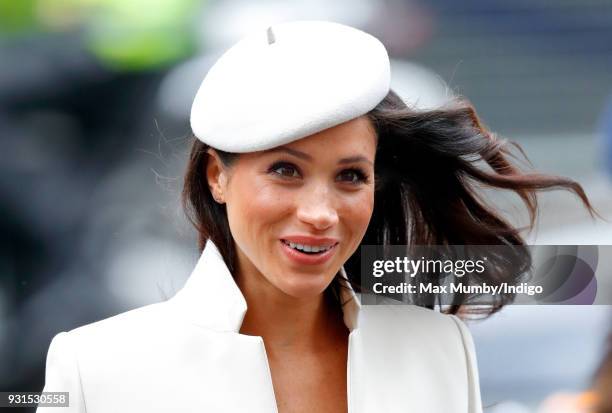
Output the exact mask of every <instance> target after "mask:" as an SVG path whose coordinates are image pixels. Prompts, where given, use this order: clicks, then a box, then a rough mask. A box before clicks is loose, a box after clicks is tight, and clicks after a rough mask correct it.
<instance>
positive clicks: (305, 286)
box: [276, 275, 332, 299]
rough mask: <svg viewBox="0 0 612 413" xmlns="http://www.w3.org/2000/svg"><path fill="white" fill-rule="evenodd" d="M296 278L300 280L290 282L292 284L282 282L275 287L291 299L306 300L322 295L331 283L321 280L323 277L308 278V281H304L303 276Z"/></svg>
mask: <svg viewBox="0 0 612 413" xmlns="http://www.w3.org/2000/svg"><path fill="white" fill-rule="evenodd" d="M296 278H300V279H296V280H292V281H293V282H283V283H281V284H282V285H277V286H276V287H277V288H278V289H280V290H281V291H282V292H284V293H285V294H287V295H288V296H291V297H293V298H297V299H308V298H314V297H316V296H318V295H320V294H322V293H323V291H325V289H326V288H327V287H328V286H329V284H330V283H331V281H332V280H327V279H323V277H310V279H309V280H304V276H303V275H302V276H300V277H296ZM285 281H288V280H285Z"/></svg>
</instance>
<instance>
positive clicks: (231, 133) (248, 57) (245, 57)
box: [190, 21, 391, 153]
mask: <svg viewBox="0 0 612 413" xmlns="http://www.w3.org/2000/svg"><path fill="white" fill-rule="evenodd" d="M390 77H391V71H390V64H389V56H388V55H387V51H386V49H385V47H384V45H383V44H382V43H381V42H380V41H379V40H378V39H376V38H375V37H373V36H372V35H370V34H367V33H365V32H363V31H361V30H358V29H355V28H353V27H349V26H346V25H343V24H339V23H334V22H328V21H294V22H286V23H280V24H276V25H273V26H271V27H269V28H268V29H267V30H264V29H262V30H260V31H258V32H255V33H252V34H250V35H248V36H246V37H245V38H243V39H242V40H240V41H239V42H238V43H236V44H235V45H234V46H232V47H231V48H230V49H229V50H228V51H226V52H225V53H224V54H223V55H222V56H221V57H220V58H219V60H217V61H216V62H215V64H214V65H213V66H212V67H211V68H210V70H209V71H208V73H207V75H206V77H205V78H204V80H203V81H202V84H201V85H200V88H199V89H198V92H197V94H196V96H195V99H194V101H193V105H192V107H191V117H190V122H191V129H192V131H193V133H194V134H195V136H196V137H197V138H198V139H199V140H201V141H202V142H204V143H206V144H208V145H209V146H211V147H213V148H216V149H220V150H223V151H226V152H237V153H243V152H253V151H260V150H265V149H269V148H273V147H275V146H279V145H283V144H286V143H289V142H292V141H294V140H297V139H300V138H303V137H306V136H308V135H312V134H314V133H317V132H320V131H322V130H324V129H327V128H331V127H333V126H336V125H338V124H340V123H343V122H346V121H349V120H351V119H354V118H357V117H359V116H361V115H364V114H366V113H367V112H369V111H370V110H372V109H374V107H375V106H376V105H377V104H378V103H380V102H381V101H382V100H383V99H384V97H385V96H386V95H387V93H388V92H389V85H390Z"/></svg>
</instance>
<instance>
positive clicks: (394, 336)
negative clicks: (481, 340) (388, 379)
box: [359, 300, 473, 355]
mask: <svg viewBox="0 0 612 413" xmlns="http://www.w3.org/2000/svg"><path fill="white" fill-rule="evenodd" d="M359 327H360V330H362V331H363V334H365V335H367V336H370V340H371V341H372V342H375V341H377V340H381V342H383V341H384V342H385V346H389V345H393V343H395V344H397V345H398V346H406V345H407V346H409V347H413V348H414V347H417V348H422V349H428V350H429V353H432V351H433V350H435V349H439V350H440V351H446V352H450V351H452V350H453V349H454V350H456V352H457V354H458V355H459V354H462V353H464V352H466V351H471V348H472V347H473V342H472V337H471V334H470V332H469V329H468V328H467V327H466V325H465V324H464V322H463V321H462V320H461V319H460V318H459V317H457V316H455V315H452V314H444V313H441V312H438V311H434V310H431V309H429V308H424V307H419V306H415V305H409V304H402V303H399V302H397V301H392V300H389V301H387V302H386V303H385V304H378V305H362V308H361V314H360V319H359Z"/></svg>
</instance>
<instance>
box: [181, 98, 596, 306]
mask: <svg viewBox="0 0 612 413" xmlns="http://www.w3.org/2000/svg"><path fill="white" fill-rule="evenodd" d="M367 117H368V118H369V119H370V121H371V122H372V124H373V126H374V129H375V131H376V134H377V136H378V144H377V149H376V159H375V173H376V177H375V195H374V196H375V200H374V211H373V214H372V218H371V220H370V224H369V226H368V229H367V231H366V234H365V236H364V238H363V240H362V243H361V244H362V245H368V244H370V245H372V244H374V245H504V244H505V245H518V246H524V245H525V241H524V240H523V238H522V237H521V235H520V231H521V230H522V228H517V227H514V226H512V225H511V224H510V223H509V222H507V221H506V220H505V219H504V218H503V217H502V216H501V214H500V213H499V212H497V211H496V210H495V209H494V208H493V207H491V206H489V205H488V204H487V203H486V202H485V201H484V200H483V197H482V196H481V195H480V194H479V192H478V188H479V187H483V186H484V187H488V188H499V189H507V190H510V191H513V192H514V193H516V194H517V195H518V196H519V197H520V199H521V200H522V201H523V203H524V205H525V207H526V209H527V211H528V213H529V216H530V222H529V226H528V229H531V228H532V227H533V225H534V223H535V219H536V217H537V212H538V204H537V198H536V192H537V191H538V190H546V189H554V188H561V189H567V190H571V191H573V192H574V193H576V194H577V195H578V196H579V197H580V199H581V200H582V203H583V204H584V205H585V207H586V208H587V209H588V211H589V212H590V213H591V215H594V214H596V213H595V211H594V210H593V208H592V207H591V205H590V203H589V200H588V198H587V196H586V194H585V193H584V190H583V189H582V187H581V186H580V185H579V184H578V183H577V182H575V181H573V180H571V179H567V178H563V177H558V176H551V175H543V174H539V173H524V172H522V171H521V170H520V169H519V168H518V166H517V165H516V164H515V163H513V162H511V161H510V158H511V157H514V158H515V159H517V160H518V159H519V158H518V157H517V154H515V153H514V152H513V151H512V149H516V150H518V152H519V153H520V155H522V156H523V157H524V159H527V157H526V156H525V154H524V153H523V151H522V149H521V148H520V146H519V145H517V144H515V143H513V142H510V141H508V140H506V139H500V138H498V137H497V136H496V135H495V134H493V133H491V132H489V131H488V130H487V129H486V128H485V126H484V125H483V124H482V123H481V121H480V120H479V118H478V116H477V115H476V112H475V110H474V108H473V106H472V105H471V104H470V103H469V102H468V101H467V100H466V99H464V98H457V99H455V100H454V101H453V102H452V104H451V105H449V106H448V107H445V108H442V109H438V110H426V111H424V110H414V109H411V108H409V107H407V106H406V104H405V103H404V102H403V101H402V100H401V99H400V98H399V97H398V95H397V94H396V93H394V92H393V91H390V92H389V94H388V95H387V96H386V97H385V99H384V100H383V101H382V102H380V103H379V104H378V105H377V106H376V107H375V108H374V109H373V110H372V111H370V112H369V113H368V114H367ZM208 148H209V146H207V145H206V144H204V143H202V142H201V141H199V140H197V139H195V138H194V142H193V147H192V149H191V154H190V157H189V163H188V165H187V171H186V174H185V184H184V189H183V207H184V208H185V211H186V214H187V216H188V217H189V219H190V221H191V222H192V223H193V225H194V226H195V228H196V229H197V231H198V235H199V242H198V244H199V249H200V251H201V250H202V249H203V248H204V246H205V244H206V240H208V239H211V240H212V241H213V242H214V243H215V245H217V246H218V247H219V250H220V252H221V254H222V255H223V257H224V260H225V262H226V264H227V266H228V267H229V269H230V271H231V272H232V273H233V272H234V269H235V265H236V263H235V256H236V253H235V249H234V248H235V247H234V243H233V239H232V236H231V233H230V230H229V224H228V221H227V215H226V212H225V206H224V205H221V204H218V203H216V202H215V201H214V200H213V198H212V195H211V193H210V190H209V188H208V182H207V179H206V164H207V161H208V156H209V155H208V154H207V150H208ZM216 152H217V153H218V154H219V156H220V158H221V161H222V162H223V163H224V165H225V166H228V167H230V166H231V165H232V163H233V162H234V161H235V160H236V158H237V156H238V154H233V153H227V152H223V151H219V150H216ZM359 250H360V249H359V248H358V249H357V251H356V252H355V254H353V256H352V257H350V258H349V260H348V261H347V262H346V263H345V264H344V267H345V269H346V272H347V275H348V277H349V281H350V282H351V285H352V286H353V288H354V289H355V290H356V291H360V290H361V289H360V286H359V276H360V251H359ZM512 265H513V268H509V267H508V266H503V265H502V266H500V267H499V268H501V269H502V271H500V272H499V274H498V279H497V280H495V282H502V281H504V282H508V283H509V284H510V283H515V282H517V281H518V280H519V277H520V275H521V273H522V272H523V271H524V270H525V269H526V268H528V267H529V266H530V259H529V257H528V256H523V257H522V258H521V259H520V261H519V262H513V263H512ZM507 270H511V271H507ZM336 281H337V280H336ZM478 281H480V280H478V279H473V282H474V283H476V282H478ZM330 288H331V289H336V295H337V288H339V287H338V283H337V282H334V283H332V285H330ZM512 299H513V296H511V295H507V296H500V297H499V302H497V303H495V304H494V305H491V306H489V307H488V308H486V309H482V308H478V309H477V310H473V311H470V312H473V313H480V314H485V315H490V314H492V313H493V312H495V311H497V310H499V309H500V308H501V307H502V306H503V305H505V304H507V303H509V302H511V301H512ZM470 303H471V302H470V298H469V297H464V298H463V299H462V301H461V302H460V304H457V305H453V306H450V307H449V308H447V309H445V311H446V312H448V313H452V314H456V313H457V312H459V311H460V310H462V311H461V312H463V311H464V310H465V305H467V304H470ZM434 304H435V303H430V305H427V306H428V307H433V306H434Z"/></svg>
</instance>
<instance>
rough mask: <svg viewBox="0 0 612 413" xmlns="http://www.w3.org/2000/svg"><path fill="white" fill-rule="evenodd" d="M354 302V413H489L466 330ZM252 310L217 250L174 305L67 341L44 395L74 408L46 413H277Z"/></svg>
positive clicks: (56, 343)
mask: <svg viewBox="0 0 612 413" xmlns="http://www.w3.org/2000/svg"><path fill="white" fill-rule="evenodd" d="M341 271H342V275H344V276H346V273H345V272H344V269H342V270H341ZM342 290H345V289H342ZM344 294H345V298H346V297H349V296H352V297H353V298H354V299H353V300H350V301H349V302H348V303H346V304H345V305H344V307H343V313H344V322H345V324H346V325H347V327H348V329H349V330H350V335H349V349H348V361H347V363H348V368H347V388H348V394H347V397H348V410H349V412H350V413H358V412H359V413H362V412H368V413H371V412H384V413H393V412H416V413H454V412H456V413H479V412H481V411H482V407H481V400H480V388H479V381H478V371H477V364H476V357H475V352H474V344H473V342H472V338H471V335H470V333H469V331H468V329H467V328H466V327H465V325H464V324H463V322H462V321H460V320H459V319H458V318H457V317H455V316H451V315H444V314H440V313H438V312H435V311H432V310H429V309H425V308H421V307H416V306H404V305H368V306H366V305H364V306H361V305H360V304H359V300H358V298H356V297H355V292H354V291H353V290H352V289H348V290H345V293H344ZM347 294H348V296H347ZM246 309H247V307H246V302H245V299H244V296H243V295H242V293H241V292H240V290H239V289H238V286H237V285H236V283H235V282H234V280H233V278H232V276H231V274H230V272H229V270H228V268H227V266H226V265H225V263H224V261H223V258H222V257H221V254H220V253H219V250H218V249H217V247H216V246H215V244H213V243H212V241H208V243H207V245H206V248H205V249H204V251H203V253H202V256H201V257H200V259H199V261H198V263H197V265H196V267H195V269H194V270H193V272H192V274H191V276H190V277H189V279H188V280H187V282H186V284H185V286H184V287H183V288H182V289H181V290H180V291H179V292H178V293H177V294H176V295H175V296H174V297H172V298H171V299H170V300H168V301H165V302H161V303H156V304H151V305H148V306H145V307H141V308H137V309H135V310H131V311H128V312H125V313H122V314H119V315H116V316H114V317H110V318H107V319H105V320H102V321H98V322H95V323H92V324H88V325H85V326H82V327H79V328H76V329H74V330H71V331H69V332H61V333H59V334H57V335H56V336H55V337H54V338H53V340H52V341H51V344H50V346H49V351H48V354H47V365H46V377H45V387H44V391H68V392H69V394H70V406H69V407H68V408H58V407H53V408H44V407H39V408H38V410H37V412H39V413H47V412H51V413H60V412H75V413H76V412H79V413H84V412H88V413H118V412H128V413H138V412H147V413H153V412H194V413H195V412H198V413H204V412H215V413H216V412H253V413H258V412H266V413H269V412H276V411H277V407H276V400H275V396H274V389H273V386H272V379H271V375H270V367H269V365H268V360H267V355H266V349H265V347H264V342H263V339H262V338H261V337H256V336H248V335H244V334H240V333H239V329H240V326H241V324H242V320H243V318H244V315H245V313H246Z"/></svg>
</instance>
